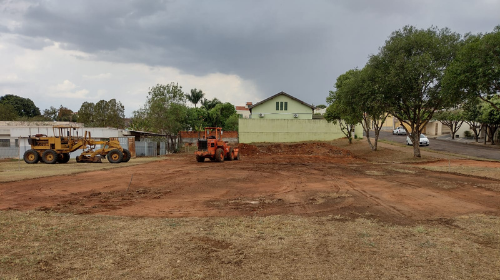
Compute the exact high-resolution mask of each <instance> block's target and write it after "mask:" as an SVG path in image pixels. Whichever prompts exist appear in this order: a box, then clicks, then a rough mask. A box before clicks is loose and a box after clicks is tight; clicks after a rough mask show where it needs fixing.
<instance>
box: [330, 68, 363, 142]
mask: <svg viewBox="0 0 500 280" xmlns="http://www.w3.org/2000/svg"><path fill="white" fill-rule="evenodd" d="M358 77H359V70H357V69H356V70H349V71H347V72H346V73H344V74H342V75H340V76H339V77H338V78H337V81H336V82H335V89H336V90H335V91H330V93H329V95H328V97H327V99H326V102H327V103H328V104H329V106H328V108H326V113H325V115H324V117H325V119H326V120H327V121H328V122H333V123H334V124H337V123H338V124H339V126H340V130H341V131H342V133H343V134H344V135H345V136H346V137H347V139H348V140H349V144H351V143H352V130H353V129H354V127H355V126H356V124H358V123H360V122H361V120H362V116H363V111H362V110H361V108H360V107H359V106H357V104H354V103H355V101H354V99H355V97H356V95H357V94H359V91H358V88H356V86H357V82H356V79H357V78H358Z"/></svg>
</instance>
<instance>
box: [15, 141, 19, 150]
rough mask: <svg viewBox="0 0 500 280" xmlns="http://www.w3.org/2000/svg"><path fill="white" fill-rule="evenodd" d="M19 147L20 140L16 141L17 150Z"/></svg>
mask: <svg viewBox="0 0 500 280" xmlns="http://www.w3.org/2000/svg"><path fill="white" fill-rule="evenodd" d="M18 147H19V139H16V148H18Z"/></svg>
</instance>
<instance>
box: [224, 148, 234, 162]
mask: <svg viewBox="0 0 500 280" xmlns="http://www.w3.org/2000/svg"><path fill="white" fill-rule="evenodd" d="M226 159H227V160H228V161H232V160H234V150H233V147H231V148H229V152H228V153H227V157H226Z"/></svg>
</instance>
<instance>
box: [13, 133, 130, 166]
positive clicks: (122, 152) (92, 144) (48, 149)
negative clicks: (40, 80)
mask: <svg viewBox="0 0 500 280" xmlns="http://www.w3.org/2000/svg"><path fill="white" fill-rule="evenodd" d="M53 131H54V136H47V135H45V134H35V135H30V136H29V138H28V143H29V144H30V145H31V149H30V150H27V151H26V152H25V153H24V156H23V159H24V161H25V162H26V163H28V164H34V163H38V162H39V161H40V160H41V161H42V162H44V163H47V164H54V163H56V162H59V163H67V162H68V161H69V159H70V153H71V152H74V151H76V150H78V149H82V150H83V151H82V153H81V155H79V156H77V157H76V162H101V157H106V156H107V159H108V161H109V162H110V163H120V162H128V161H129V160H130V157H131V154H130V151H129V150H127V149H123V148H122V147H121V145H120V142H119V141H117V140H110V141H97V140H94V139H92V138H91V136H90V131H85V135H84V137H79V136H78V130H77V128H76V127H72V126H54V127H53ZM75 131H76V132H75ZM96 145H101V147H102V148H100V149H97V150H96Z"/></svg>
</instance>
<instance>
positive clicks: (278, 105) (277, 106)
mask: <svg viewBox="0 0 500 280" xmlns="http://www.w3.org/2000/svg"><path fill="white" fill-rule="evenodd" d="M279 109H280V103H279V102H276V111H279Z"/></svg>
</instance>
